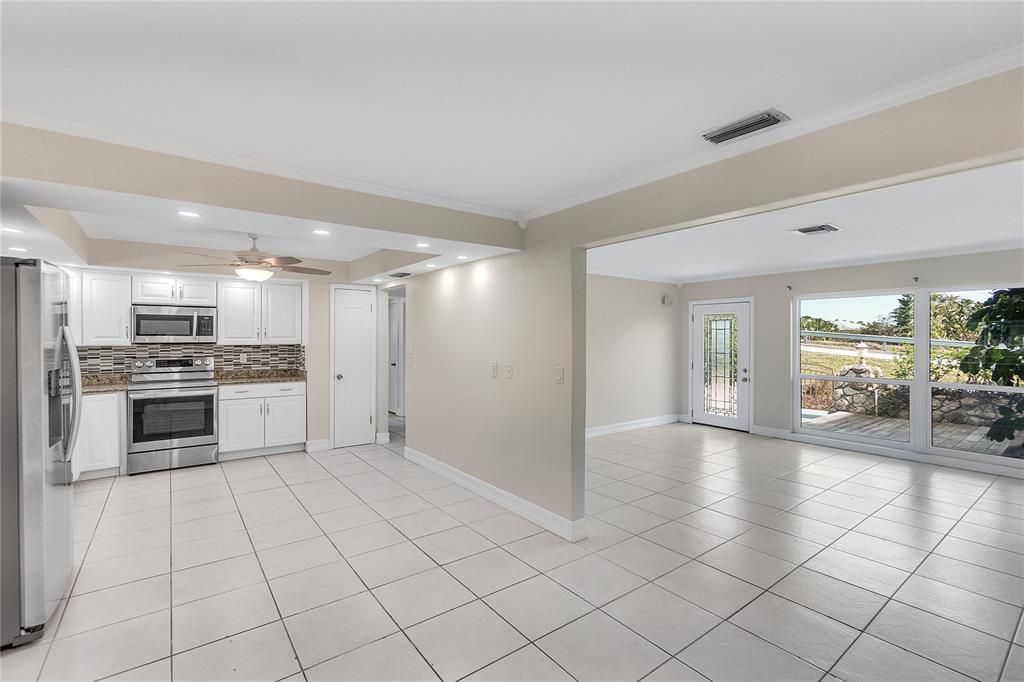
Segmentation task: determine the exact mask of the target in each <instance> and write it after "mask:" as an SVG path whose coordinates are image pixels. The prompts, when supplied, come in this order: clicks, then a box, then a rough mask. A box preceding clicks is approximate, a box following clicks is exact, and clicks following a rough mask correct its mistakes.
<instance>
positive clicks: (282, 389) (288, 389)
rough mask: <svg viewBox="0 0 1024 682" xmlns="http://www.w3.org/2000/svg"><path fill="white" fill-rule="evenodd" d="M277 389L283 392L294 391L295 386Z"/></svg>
mask: <svg viewBox="0 0 1024 682" xmlns="http://www.w3.org/2000/svg"><path fill="white" fill-rule="evenodd" d="M277 390H279V391H281V392H284V391H294V390H295V389H294V388H279V389H277Z"/></svg>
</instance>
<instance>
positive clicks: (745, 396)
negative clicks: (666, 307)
mask: <svg viewBox="0 0 1024 682" xmlns="http://www.w3.org/2000/svg"><path fill="white" fill-rule="evenodd" d="M749 320H750V304H749V303H722V304H698V305H694V306H693V320H692V327H691V329H692V334H693V338H692V344H693V345H692V348H693V368H692V372H691V375H690V376H691V401H692V402H691V405H692V412H693V414H692V417H693V421H694V422H697V423H700V424H711V425H714V426H725V427H728V428H733V429H741V430H744V431H747V430H749V428H750V416H749V415H750V408H749V403H750V379H751V375H750V362H749V353H750V349H749V333H750V330H749Z"/></svg>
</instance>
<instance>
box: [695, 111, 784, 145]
mask: <svg viewBox="0 0 1024 682" xmlns="http://www.w3.org/2000/svg"><path fill="white" fill-rule="evenodd" d="M788 120H789V116H786V115H785V114H784V113H782V112H781V111H779V110H778V109H765V110H764V111H759V112H757V113H756V114H751V115H749V116H744V117H743V118H741V119H739V120H738V121H733V122H732V123H726V124H725V125H724V126H720V127H718V128H715V129H714V130H709V131H707V132H706V133H704V134H703V137H704V139H705V140H707V141H708V142H710V143H711V144H722V143H723V142H728V141H730V140H735V139H736V138H738V137H743V136H744V135H750V134H751V133H756V132H757V131H759V130H764V129H765V128H771V127H772V126H774V125H778V124H779V123H782V122H784V121H788Z"/></svg>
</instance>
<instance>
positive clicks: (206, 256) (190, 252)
mask: <svg viewBox="0 0 1024 682" xmlns="http://www.w3.org/2000/svg"><path fill="white" fill-rule="evenodd" d="M177 251H178V253H187V254H188V255H190V256H202V257H203V258H213V259H214V260H223V259H224V256H211V255H210V254H208V253H199V252H198V251H186V250H185V249H177Z"/></svg>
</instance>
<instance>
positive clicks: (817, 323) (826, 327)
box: [800, 315, 839, 332]
mask: <svg viewBox="0 0 1024 682" xmlns="http://www.w3.org/2000/svg"><path fill="white" fill-rule="evenodd" d="M800 329H802V330H803V331H807V332H837V331H839V325H838V324H836V323H835V322H833V321H831V320H823V319H821V318H820V317H811V316H810V315H804V316H803V317H801V318H800Z"/></svg>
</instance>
